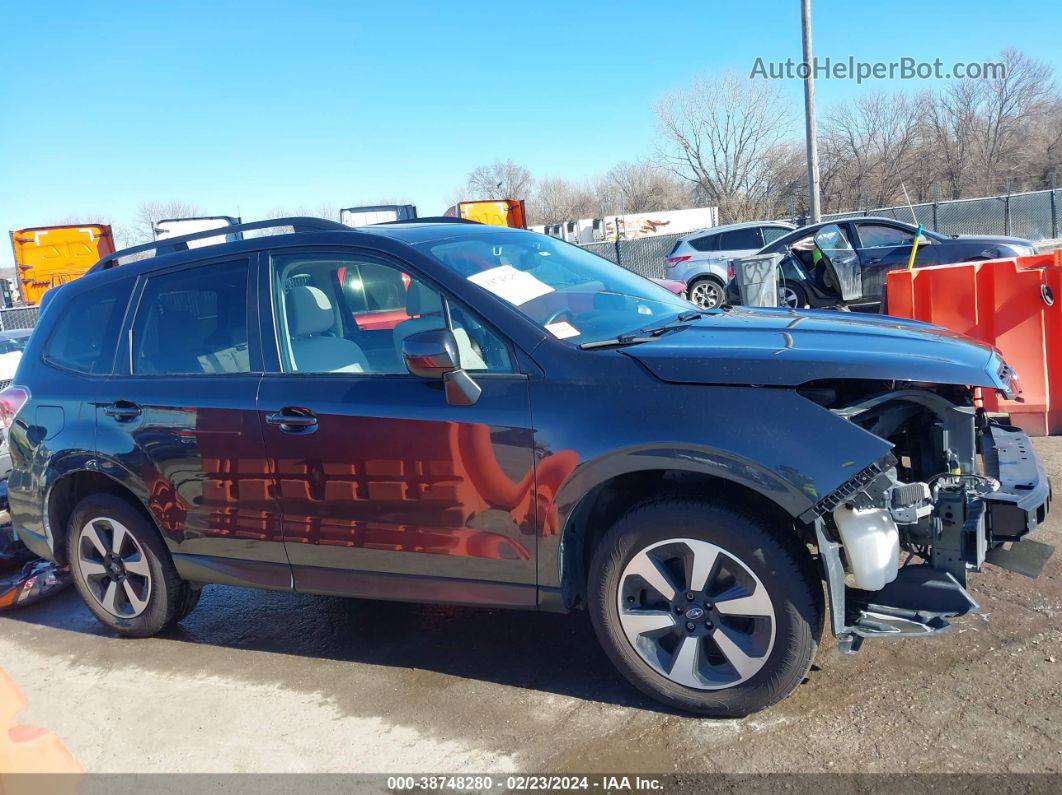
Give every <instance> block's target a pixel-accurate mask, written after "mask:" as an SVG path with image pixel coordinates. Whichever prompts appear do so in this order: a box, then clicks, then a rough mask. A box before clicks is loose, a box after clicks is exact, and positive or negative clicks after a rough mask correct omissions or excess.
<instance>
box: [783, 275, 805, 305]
mask: <svg viewBox="0 0 1062 795" xmlns="http://www.w3.org/2000/svg"><path fill="white" fill-rule="evenodd" d="M785 287H786V289H788V290H792V291H793V295H794V296H796V301H795V303H796V306H793V307H792V308H793V309H803V308H804V307H806V306H807V305H808V294H807V292H806V291H805V290H804V288H803V287H801V286H800V285H799V284H797V283H796V282H794V281H790V280H789V279H786V280H785ZM779 303H780V304H781V305H782V306H788V304H785V303H782V301H781V300H780V301H779Z"/></svg>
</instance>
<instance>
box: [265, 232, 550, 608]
mask: <svg viewBox="0 0 1062 795" xmlns="http://www.w3.org/2000/svg"><path fill="white" fill-rule="evenodd" d="M381 269H390V270H391V271H392V274H391V278H389V279H387V278H384V275H383V273H382V270H381ZM352 270H357V271H358V272H360V273H363V274H364V273H368V272H370V271H371V272H373V273H374V279H375V281H376V282H377V283H383V282H386V283H389V284H395V283H400V284H403V285H404V287H405V296H404V313H403V314H404V316H405V317H406V319H404V320H401V321H399V322H397V323H395V324H384V326H383V327H381V325H380V324H378V323H365V322H364V317H363V316H362V315H361V311H362V310H361V307H362V306H363V304H362V303H361V302H360V301H357V300H352V297H353V298H354V299H356V297H357V295H358V290H357V289H352V286H351V285H350V283H349V277H348V276H347V274H349V273H350V272H351V271H352ZM355 287H356V286H355ZM262 290H263V294H266V295H269V296H270V297H271V304H270V306H269V308H268V311H265V312H263V319H264V321H265V322H266V323H267V326H266V337H267V338H269V339H275V340H276V341H277V346H276V349H275V350H271V351H270V355H271V356H274V357H275V362H274V364H273V365H272V366H271V367H270V368H269V369H270V370H271V372H267V374H266V375H265V377H264V378H263V381H262V386H261V392H260V402H259V407H260V410H261V417H262V421H263V427H264V433H265V439H266V448H267V451H268V454H269V458H270V460H271V462H272V463H273V468H274V472H275V476H276V489H277V494H278V497H279V500H280V508H281V512H282V515H283V526H284V539H285V546H286V548H287V553H288V557H289V559H290V561H291V563H292V568H293V576H294V582H295V588H296V589H297V590H301V591H310V592H317V593H335V594H343V595H362V596H378V597H381V596H382V597H390V598H411V599H424V600H430V599H439V600H444V601H456V602H490V603H509V604H514V605H533V604H534V603H535V587H534V586H535V581H536V572H535V556H536V547H535V544H536V533H535V521H536V516H535V501H534V487H535V478H534V449H533V443H532V428H531V415H530V408H529V401H528V385H527V379H526V377H525V376H524V375H522V374H520V373H518V372H516V371H515V368H514V366H513V362H514V357H513V354H512V351H511V350H510V348H509V346H508V344H507V343H506V342H505V341H504V340H503V339H502V337H501V335H500V334H499V333H498V332H497V331H496V330H492V329H490V328H488V327H487V326H486V325H485V324H484V323H483V322H482V321H481V320H479V319H478V317H477V316H476V315H475V313H474V312H472V311H471V310H469V309H468V308H466V307H462V306H459V305H458V304H456V303H455V302H454V301H452V300H450V299H449V298H447V297H445V296H443V295H441V294H440V293H439V292H438V291H437V290H435V289H433V288H432V287H431V286H430V285H429V284H428V283H427V282H426V281H425V280H424V279H423V278H422V277H421V276H420V275H418V274H416V273H414V272H412V271H411V270H410V268H409V267H408V266H406V265H404V264H401V263H398V262H396V261H395V260H392V259H387V258H385V257H383V256H382V255H380V254H377V253H373V252H368V251H351V250H349V249H347V250H320V249H316V250H305V249H299V250H286V251H277V252H274V253H273V255H272V256H271V258H270V265H269V270H268V274H266V281H265V282H264V283H263V285H262ZM389 325H390V326H391V327H387V326H389ZM439 328H451V329H452V330H453V333H454V335H455V338H456V339H457V342H458V348H459V350H460V358H461V365H462V367H463V368H464V369H466V370H467V371H468V372H469V373H470V374H471V375H472V377H473V378H474V379H475V380H476V382H477V383H478V384H479V386H480V387H481V388H482V393H481V395H480V397H479V399H478V401H476V402H475V404H474V405H470V406H454V405H449V404H448V403H447V400H446V396H445V394H444V391H443V384H442V383H441V382H440V381H429V380H425V379H422V378H417V377H414V376H413V375H411V374H410V373H409V372H408V371H407V370H406V367H405V365H404V363H403V360H402V356H401V341H402V340H403V339H405V338H406V337H408V336H409V335H411V334H414V333H416V332H418V331H425V330H429V329H439Z"/></svg>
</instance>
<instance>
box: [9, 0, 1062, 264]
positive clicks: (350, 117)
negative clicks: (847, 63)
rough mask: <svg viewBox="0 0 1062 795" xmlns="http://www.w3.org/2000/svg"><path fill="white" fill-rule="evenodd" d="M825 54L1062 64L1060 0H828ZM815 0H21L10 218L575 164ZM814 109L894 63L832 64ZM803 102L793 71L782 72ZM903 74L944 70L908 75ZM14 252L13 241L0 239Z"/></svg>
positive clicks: (749, 52) (420, 183) (423, 200)
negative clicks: (835, 68)
mask: <svg viewBox="0 0 1062 795" xmlns="http://www.w3.org/2000/svg"><path fill="white" fill-rule="evenodd" d="M813 5H814V14H815V45H816V46H815V49H816V55H818V56H819V57H822V56H826V55H829V56H832V57H834V58H846V57H847V56H848V55H850V54H851V55H854V56H855V57H857V58H859V59H862V60H868V61H873V60H892V59H896V58H899V57H901V56H905V55H909V56H912V57H916V58H919V59H926V60H932V59H933V58H937V57H939V58H941V59H942V60H944V61H945V63H950V62H953V61H960V60H961V61H969V60H983V59H985V60H990V59H992V58H993V57H994V56H995V55H996V54H997V53H998V51H999V50H1000V49H1002V48H1004V47H1007V46H1016V47H1021V48H1022V49H1024V50H1025V51H1026V52H1027V53H1028V54H1029V55H1031V56H1032V57H1034V58H1038V59H1040V60H1044V61H1047V62H1048V63H1050V64H1051V65H1052V66H1054V67H1055V68H1056V70H1060V71H1062V54H1060V52H1062V51H1060V50H1059V47H1058V39H1059V34H1060V33H1062V7H1060V6H1059V5H1058V4H1054V3H1043V2H1031V0H1009V1H1008V2H1007V3H1006V4H1005V11H1003V10H1001V9H1002V8H1003V7H1004V6H1002V5H1001V4H1000V3H999V2H998V0H995V1H993V0H972V1H971V0H968V1H967V2H961V3H960V2H940V3H926V2H924V0H923V1H922V2H910V1H909V0H893V2H890V3H888V4H885V5H884V6H883V5H882V4H870V3H853V2H847V1H846V0H815V2H814V4H813ZM799 7H800V4H799V2H797V0H784V1H783V0H761V2H748V0H746V2H741V3H707V2H704V0H699V2H674V1H672V2H667V3H655V4H645V3H634V2H622V1H620V0H614V2H607V3H605V2H601V3H598V2H537V3H526V2H515V3H505V2H503V0H494V2H489V3H488V2H476V0H467V1H466V2H446V3H440V2H421V0H403V1H402V2H362V1H361V0H346V1H345V2H305V3H287V2H276V1H274V0H260V2H255V3H250V2H211V3H207V2H169V3H137V4H133V3H118V2H110V1H109V0H104V1H103V2H100V3H95V4H93V3H85V2H83V0H79V1H78V2H65V0H51V1H50V2H47V3H35V4H30V3H28V2H24V1H23V2H20V3H19V7H16V8H12V7H11V6H10V5H9V7H8V9H7V12H6V14H5V29H6V32H5V36H4V46H3V49H2V51H0V74H2V75H3V77H2V78H0V103H2V107H3V108H4V109H5V111H6V113H5V118H6V123H5V124H3V126H2V128H0V169H2V174H3V183H2V189H0V226H2V228H3V229H5V230H10V229H17V228H21V227H26V226H36V225H43V224H47V223H54V222H56V221H58V220H66V219H70V218H71V217H73V216H77V217H78V218H79V220H82V221H86V222H87V221H92V220H96V218H97V217H104V218H108V219H110V220H112V221H113V222H115V223H121V222H123V221H126V220H128V219H131V218H132V216H133V215H134V213H135V210H136V207H137V205H138V204H139V203H140V202H142V201H147V200H170V199H180V200H185V201H189V202H194V203H196V204H198V205H200V206H202V207H203V208H204V209H205V210H206V211H208V212H209V213H211V214H233V215H234V214H237V213H239V214H241V215H242V216H243V217H244V219H246V220H251V219H255V218H258V217H261V215H262V214H263V213H264V212H266V211H267V210H269V209H270V208H272V207H278V206H287V207H298V206H306V207H315V206H318V205H321V204H335V205H340V206H350V205H356V204H365V203H372V202H375V201H377V200H380V199H382V198H385V197H393V198H406V199H411V200H413V201H414V202H415V203H416V204H417V205H418V207H419V209H420V212H421V214H422V215H425V214H435V213H438V212H440V211H442V210H443V209H444V208H445V206H446V202H447V199H448V198H449V197H450V196H451V195H452V193H453V192H454V189H455V188H457V186H459V185H460V184H462V183H463V181H464V180H465V178H466V176H467V174H468V172H469V171H470V170H471V169H472V168H473V167H475V166H476V165H479V164H481V163H486V162H490V161H493V160H495V159H499V158H501V159H504V158H509V157H511V158H513V159H514V160H516V161H517V162H519V163H522V164H524V165H526V166H527V167H528V168H530V169H531V171H532V173H533V174H535V175H536V176H564V177H568V178H581V177H586V176H590V175H593V174H597V173H600V172H602V171H604V170H606V169H608V168H609V167H610V166H612V165H613V164H615V163H617V162H619V161H621V160H634V159H637V158H640V157H643V156H646V155H649V154H651V153H652V152H653V150H654V148H655V122H654V118H653V112H652V105H653V102H654V101H655V100H656V99H657V98H658V97H659V96H660V95H661V94H662V93H664V92H665V91H667V90H668V89H670V88H673V87H676V86H681V85H683V84H684V83H687V82H688V81H690V79H691V78H692V77H693V76H694V75H696V74H697V73H699V72H705V71H715V70H722V69H728V68H729V69H735V70H737V71H739V72H741V73H746V74H747V73H748V71H749V70H750V69H751V67H752V63H753V61H754V59H755V57H756V56H758V55H760V56H763V57H764V58H767V59H772V60H784V59H785V58H788V57H792V58H794V59H795V60H799V58H800V20H799ZM817 86H818V94H819V105H820V108H828V107H829V106H830V105H831V104H834V103H837V102H842V101H844V100H845V99H846V98H850V97H851V96H852V95H853V94H854V93H855V92H858V91H862V90H870V89H873V88H885V89H887V90H893V89H895V88H897V87H898V84H897V83H889V82H886V83H867V84H864V85H863V86H862V87H858V86H856V85H855V83H854V82H841V81H833V80H830V81H826V80H820V81H819V82H818V84H817ZM780 87H781V88H782V90H783V91H784V93H785V96H786V97H787V98H788V99H789V100H791V102H792V105H793V111H794V117H795V118H796V119H797V120H799V119H800V118H802V117H801V115H800V114H802V112H803V106H802V93H801V85H800V83H799V81H792V82H786V83H784V84H782V85H781V86H780ZM899 87H902V88H905V89H906V88H923V87H932V83H926V82H923V81H911V82H908V83H906V84H902V85H900V86H899ZM0 250H2V252H3V253H2V254H0V266H9V265H10V263H11V253H10V251H9V250H8V249H7V247H6V246H4V247H0Z"/></svg>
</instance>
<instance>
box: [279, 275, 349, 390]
mask: <svg viewBox="0 0 1062 795" xmlns="http://www.w3.org/2000/svg"><path fill="white" fill-rule="evenodd" d="M287 304H288V332H289V333H290V334H291V356H292V360H293V361H292V365H293V367H294V369H295V370H297V371H298V372H304V373H367V372H370V368H369V360H368V359H367V358H366V357H365V352H364V351H362V349H361V348H360V347H359V346H358V344H357V343H355V342H351V341H350V340H348V339H343V338H341V337H334V336H332V335H330V334H328V333H327V332H330V331H331V330H332V328H333V327H334V326H335V323H336V316H335V313H334V312H333V311H332V302H331V301H329V300H328V296H327V295H325V294H324V292H323V291H322V290H319V289H318V288H316V287H313V286H312V285H308V284H307V285H300V286H297V287H292V288H291V291H290V292H289V293H288V301H287Z"/></svg>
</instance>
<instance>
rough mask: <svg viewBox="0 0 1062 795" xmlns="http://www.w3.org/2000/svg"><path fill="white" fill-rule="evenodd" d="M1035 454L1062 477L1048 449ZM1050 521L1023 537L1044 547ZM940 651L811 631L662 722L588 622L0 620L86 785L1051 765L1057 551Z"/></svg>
mask: <svg viewBox="0 0 1062 795" xmlns="http://www.w3.org/2000/svg"><path fill="white" fill-rule="evenodd" d="M1036 447H1037V449H1038V450H1039V452H1040V454H1041V455H1042V456H1043V457H1044V459H1045V461H1046V462H1047V464H1048V468H1049V470H1050V471H1051V472H1052V473H1053V477H1054V480H1055V482H1056V483H1058V482H1062V439H1060V438H1051V439H1038V440H1036ZM1060 514H1062V512H1056V513H1055V515H1054V516H1052V518H1051V520H1050V521H1049V523H1048V525H1047V526H1046V527H1045V528H1043V529H1041V531H1040V532H1039V533H1038V534H1037V538H1038V539H1039V540H1042V541H1046V542H1048V543H1053V544H1056V545H1057V544H1059V543H1060V542H1062V518H1060ZM972 590H973V593H974V596H975V598H977V599H978V600H979V601H980V602H981V604H982V607H983V613H982V614H981V615H978V616H972V617H967V618H966V619H963V620H962V621H960V622H959V625H958V627H957V630H956V631H955V632H954V633H952V634H950V635H947V636H944V637H940V638H934V639H928V640H906V641H884V640H882V641H870V642H868V643H867V644H865V646H864V647H863V650H862V651H861V652H860V653H859V654H858V655H855V656H852V657H845V656H842V655H840V654H839V653H838V652H837V650H836V648H835V647H834V644H833V641H832V638H829V637H827V638H826V639H825V640H824V642H823V646H822V648H820V650H819V655H818V659H817V661H816V665H815V667H814V668H813V669H812V671H811V673H810V674H809V676H808V679H807V681H806V682H805V683H804V684H803V685H802V686H801V687H800V688H798V690H797V691H796V692H795V693H794V695H793V696H791V697H790V698H789V699H788V700H786V701H785V702H783V703H782V704H780V705H778V706H776V707H774V708H772V709H770V710H767V711H765V712H762V713H759V714H758V715H755V716H752V717H750V718H747V719H744V720H732V721H710V720H702V719H697V718H691V717H687V716H685V715H678V714H673V713H669V712H667V711H664V710H662V709H659V708H658V707H657V706H656V705H655V704H654V703H652V702H650V701H648V700H646V699H644V698H642V697H641V696H640V695H638V694H637V693H636V692H635V691H634V690H633V689H632V688H631V687H629V686H628V685H627V684H626V683H625V682H624V681H623V680H622V679H621V678H620V677H619V676H618V675H617V674H616V673H615V672H614V671H613V670H612V668H611V667H610V666H609V664H608V661H607V660H606V659H605V657H604V655H603V653H602V652H601V651H600V650H599V649H598V647H597V645H596V642H595V640H594V637H593V634H592V632H591V629H590V626H589V624H588V622H587V620H586V618H585V617H584V616H582V615H572V616H555V615H537V614H531V613H519V612H509V611H502V610H475V609H465V608H449V607H425V606H415V605H402V604H390V603H382V602H368V601H356V600H343V599H332V598H325V597H316V596H301V595H290V594H277V593H266V592H255V591H248V590H243V589H238V588H225V587H220V586H210V587H208V588H207V589H206V591H205V592H204V595H203V600H202V602H201V603H200V606H199V607H198V608H197V609H196V611H195V612H194V613H193V614H192V615H191V616H190V617H189V618H188V619H187V620H186V621H185V622H184V623H183V625H182V626H181V628H180V629H178V630H176V631H174V632H173V633H170V634H169V635H167V636H166V637H159V638H153V639H150V640H122V639H119V638H115V637H112V636H109V635H108V634H107V633H106V632H105V631H104V630H103V629H102V628H101V627H100V626H99V625H98V624H97V623H96V622H95V620H94V619H93V618H92V616H91V615H90V614H89V612H88V610H87V609H85V608H84V607H83V606H82V605H81V603H80V601H79V600H78V598H77V596H76V595H75V594H74V593H73V592H68V593H65V594H63V595H61V596H58V597H56V598H54V599H53V600H51V601H49V602H46V603H42V604H40V605H38V606H36V607H31V608H27V609H25V610H22V611H20V612H17V613H13V614H9V615H7V616H5V617H3V618H0V671H2V670H6V672H7V673H8V674H9V675H10V676H11V677H12V678H13V679H14V681H15V682H16V683H17V685H18V686H19V688H21V690H22V691H23V693H24V694H25V696H26V698H27V700H28V706H27V707H26V709H25V710H23V712H22V713H21V714H20V716H19V719H20V721H22V722H24V723H30V724H34V725H36V726H41V727H46V728H47V729H49V730H51V731H52V732H55V733H56V734H57V735H58V736H59V737H60V738H61V739H62V740H63V741H64V742H65V743H66V745H67V746H68V747H69V748H70V750H71V751H72V752H73V754H74V756H75V757H76V758H77V759H78V760H79V762H80V764H81V765H82V766H83V767H84V768H85V769H86V770H88V771H91V772H133V771H136V772H176V771H184V772H210V773H218V772H229V771H261V772H267V771H287V772H299V771H320V772H377V773H379V772H399V771H400V772H432V773H437V772H490V773H496V774H501V773H504V772H511V771H525V772H526V771H533V772H543V771H547V772H563V771H578V772H586V773H591V772H606V773H612V772H617V771H624V772H630V773H634V772H647V773H667V772H673V771H681V772H689V771H703V772H710V771H726V772H748V773H758V772H820V771H834V772H841V771H862V772H889V773H904V772H947V771H962V772H970V773H977V772H1059V771H1062V746H1060V743H1059V737H1060V736H1062V555H1056V556H1055V557H1054V558H1052V560H1051V561H1050V562H1049V563H1048V566H1047V569H1046V570H1045V572H1044V574H1043V575H1042V576H1041V577H1040V578H1039V579H1038V580H1035V581H1034V580H1029V579H1026V578H1024V577H1022V576H1020V575H1017V574H1012V573H1010V572H1006V571H1003V570H1000V569H996V568H994V567H990V566H989V567H986V570H985V572H984V573H982V574H980V575H976V576H974V577H973V578H972Z"/></svg>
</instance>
